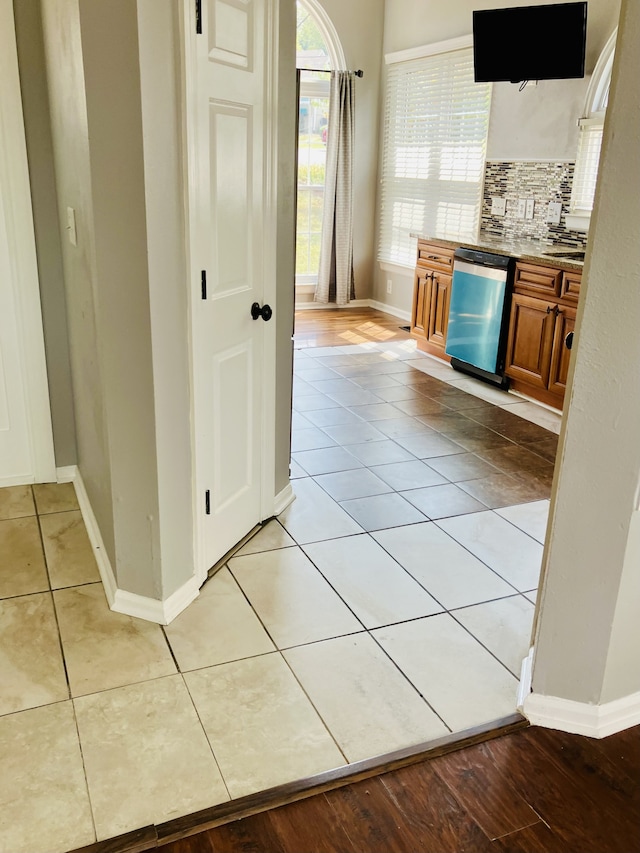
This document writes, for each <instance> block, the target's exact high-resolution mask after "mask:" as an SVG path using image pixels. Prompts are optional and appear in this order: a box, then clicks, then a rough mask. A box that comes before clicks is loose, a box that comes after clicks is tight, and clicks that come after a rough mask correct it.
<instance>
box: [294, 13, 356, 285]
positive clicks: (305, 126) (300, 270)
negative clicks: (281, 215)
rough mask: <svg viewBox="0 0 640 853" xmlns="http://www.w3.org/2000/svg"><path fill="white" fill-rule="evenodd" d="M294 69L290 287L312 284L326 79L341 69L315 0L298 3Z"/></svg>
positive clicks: (335, 37) (317, 257)
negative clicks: (296, 97) (293, 259)
mask: <svg viewBox="0 0 640 853" xmlns="http://www.w3.org/2000/svg"><path fill="white" fill-rule="evenodd" d="M296 6H297V30H296V65H297V67H298V69H299V70H300V99H299V103H298V203H297V229H296V285H305V284H307V285H315V284H316V283H317V280H318V264H319V261H320V240H321V234H322V211H323V206H324V176H325V162H326V142H327V136H326V134H327V117H328V115H329V75H328V74H327V73H326V72H328V71H332V70H334V69H335V70H338V69H344V68H345V67H346V65H345V59H344V54H343V52H342V48H341V46H340V41H339V39H338V35H337V33H336V31H335V28H334V26H333V24H332V23H331V21H330V20H329V18H328V17H327V14H326V12H325V11H324V9H323V8H322V6H320V4H319V3H318V2H317V0H298V2H297V3H296Z"/></svg>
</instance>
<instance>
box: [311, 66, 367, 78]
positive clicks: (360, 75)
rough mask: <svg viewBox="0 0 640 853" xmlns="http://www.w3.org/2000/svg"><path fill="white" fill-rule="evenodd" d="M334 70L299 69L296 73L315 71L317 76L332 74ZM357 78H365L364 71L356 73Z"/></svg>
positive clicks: (359, 70)
mask: <svg viewBox="0 0 640 853" xmlns="http://www.w3.org/2000/svg"><path fill="white" fill-rule="evenodd" d="M332 70H333V69H329V70H328V71H327V70H326V69H324V68H297V69H296V71H313V72H314V73H316V74H331V71H332ZM338 70H339V69H338ZM353 74H355V76H356V77H364V71H363V70H362V69H361V68H359V69H358V70H357V71H354V72H353Z"/></svg>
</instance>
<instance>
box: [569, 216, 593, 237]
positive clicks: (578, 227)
mask: <svg viewBox="0 0 640 853" xmlns="http://www.w3.org/2000/svg"><path fill="white" fill-rule="evenodd" d="M564 222H565V226H566V227H567V228H568V229H569V231H582V232H584V233H586V232H587V231H588V230H589V224H590V222H591V214H590V213H567V215H566V216H565V218H564Z"/></svg>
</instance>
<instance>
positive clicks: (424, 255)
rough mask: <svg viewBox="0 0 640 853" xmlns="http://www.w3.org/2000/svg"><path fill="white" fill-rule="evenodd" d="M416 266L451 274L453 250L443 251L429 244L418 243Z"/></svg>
mask: <svg viewBox="0 0 640 853" xmlns="http://www.w3.org/2000/svg"><path fill="white" fill-rule="evenodd" d="M418 266H421V267H429V268H430V269H435V270H442V272H449V273H450V272H451V270H452V269H453V249H443V248H442V247H440V246H433V245H432V244H431V243H423V242H422V241H421V240H419V241H418Z"/></svg>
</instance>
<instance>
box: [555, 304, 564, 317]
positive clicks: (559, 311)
mask: <svg viewBox="0 0 640 853" xmlns="http://www.w3.org/2000/svg"><path fill="white" fill-rule="evenodd" d="M562 313H563V312H562V308H560V307H559V306H558V305H556V317H557V316H558V314H562Z"/></svg>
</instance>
